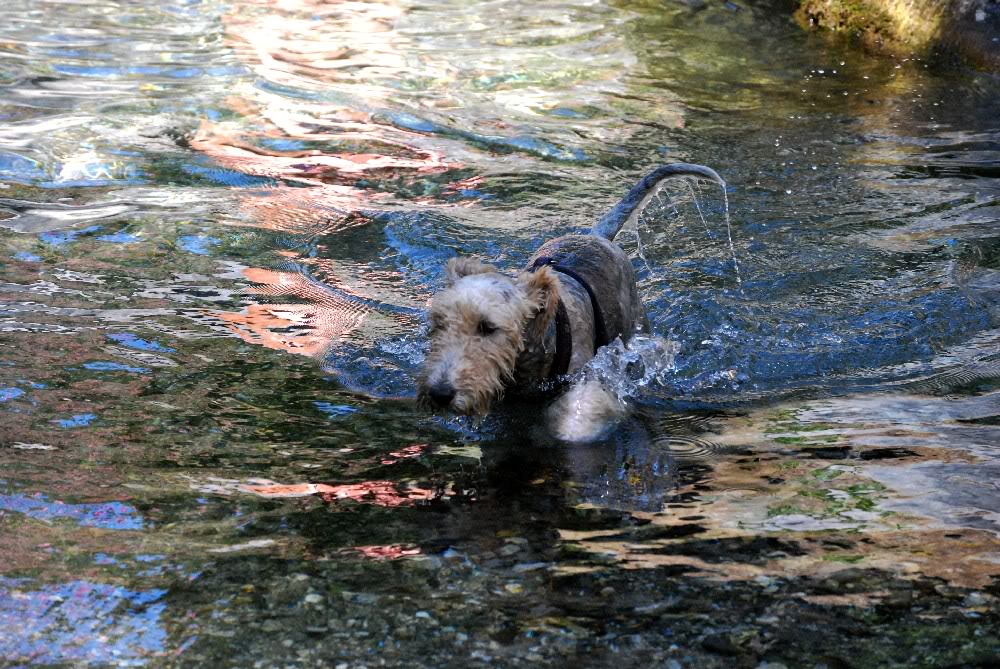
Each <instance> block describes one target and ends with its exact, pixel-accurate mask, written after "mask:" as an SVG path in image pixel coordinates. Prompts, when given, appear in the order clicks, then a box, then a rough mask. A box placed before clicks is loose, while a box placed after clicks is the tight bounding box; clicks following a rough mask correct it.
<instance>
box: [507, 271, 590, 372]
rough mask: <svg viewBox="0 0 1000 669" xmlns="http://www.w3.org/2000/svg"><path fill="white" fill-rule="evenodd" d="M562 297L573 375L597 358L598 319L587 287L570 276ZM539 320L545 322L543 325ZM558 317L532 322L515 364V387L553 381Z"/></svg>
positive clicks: (551, 315)
mask: <svg viewBox="0 0 1000 669" xmlns="http://www.w3.org/2000/svg"><path fill="white" fill-rule="evenodd" d="M559 281H560V287H559V290H558V294H557V295H555V296H553V297H554V298H556V299H558V300H560V301H561V302H562V304H563V306H564V307H565V310H566V317H567V321H568V326H569V329H570V336H571V341H572V357H571V358H570V361H569V368H568V370H567V372H573V371H575V370H576V369H577V368H579V367H580V366H581V365H582V364H583V363H584V362H586V361H587V360H589V359H590V358H592V357H593V355H594V350H593V340H594V316H593V308H592V307H591V304H590V296H589V295H588V293H587V291H586V289H585V288H583V286H581V285H580V284H579V283H578V282H577V281H576V280H574V279H573V278H571V277H568V276H560V277H559ZM538 319H545V320H544V322H539V321H538ZM558 339H559V337H558V332H557V324H556V315H555V313H554V312H550V313H545V312H542V313H540V314H539V315H538V316H535V318H534V319H532V320H530V321H528V323H527V324H526V326H525V331H524V346H523V348H522V349H521V353H520V354H519V355H518V357H517V361H516V362H515V363H514V386H515V387H525V386H526V385H537V384H540V383H542V382H544V381H547V380H549V379H550V378H551V377H552V376H553V374H552V372H553V367H554V365H555V363H556V351H557V348H558V346H557V342H558Z"/></svg>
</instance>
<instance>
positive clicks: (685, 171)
mask: <svg viewBox="0 0 1000 669" xmlns="http://www.w3.org/2000/svg"><path fill="white" fill-rule="evenodd" d="M672 177H700V178H702V179H708V180H709V181H714V182H715V183H717V184H719V185H720V186H722V187H723V188H725V187H726V182H725V181H723V180H722V177H720V176H719V175H718V174H716V172H715V170H713V169H712V168H711V167H705V166H704V165H695V164H693V163H673V164H671V165H661V166H660V167H657V168H656V169H655V170H653V171H652V172H650V173H649V174H647V175H646V176H645V177H643V178H642V181H640V182H639V183H637V184H636V185H635V186H634V187H633V188H632V190H630V191H629V192H628V194H627V195H626V196H625V197H623V198H622V199H621V201H620V202H619V203H618V204H616V205H615V206H614V207H612V209H611V211H609V212H608V213H606V214H605V215H604V218H602V219H601V220H599V221H598V222H597V224H596V225H595V226H594V227H593V229H592V230H591V231H590V232H591V234H595V235H599V236H601V237H604V238H605V239H614V238H615V235H617V234H618V233H619V231H621V229H622V228H623V227H625V224H626V223H628V222H629V221H632V220H634V219H636V218H638V217H639V214H641V213H642V210H643V209H644V208H645V207H646V204H647V203H648V202H649V201H650V200H651V199H653V198H654V197H656V193H657V192H659V190H660V188H662V187H663V182H665V181H666V180H667V179H670V178H672Z"/></svg>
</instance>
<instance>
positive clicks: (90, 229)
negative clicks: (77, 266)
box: [38, 225, 101, 246]
mask: <svg viewBox="0 0 1000 669" xmlns="http://www.w3.org/2000/svg"><path fill="white" fill-rule="evenodd" d="M100 229H101V226H99V225H89V226H87V227H86V228H80V229H78V230H59V231H56V232H43V233H42V234H40V235H38V238H39V239H40V240H42V241H43V242H45V243H46V244H50V245H52V246H63V245H65V244H69V243H72V242H75V241H76V238H77V237H79V236H81V235H87V234H91V233H94V232H97V231H98V230H100Z"/></svg>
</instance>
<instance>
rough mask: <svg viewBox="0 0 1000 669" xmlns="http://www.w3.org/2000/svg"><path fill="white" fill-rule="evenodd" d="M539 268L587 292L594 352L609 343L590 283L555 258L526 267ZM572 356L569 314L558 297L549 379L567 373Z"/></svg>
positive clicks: (532, 269)
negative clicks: (592, 313) (550, 271)
mask: <svg viewBox="0 0 1000 669" xmlns="http://www.w3.org/2000/svg"><path fill="white" fill-rule="evenodd" d="M539 267H551V268H552V269H553V270H555V271H556V272H559V273H560V274H565V275H566V276H568V277H570V278H571V279H574V280H576V282H577V283H579V284H580V285H581V286H583V289H584V290H586V291H587V295H589V296H590V307H591V308H592V309H593V310H594V351H597V349H598V348H600V347H601V346H604V345H605V344H607V343H608V342H609V341H611V340H610V339H609V338H608V330H607V327H606V326H605V324H604V314H602V313H601V308H600V305H598V303H597V295H595V294H594V289H593V288H591V287H590V283H588V282H587V280H586V279H584V278H583V277H582V276H580V275H579V274H578V273H577V272H576V271H574V270H572V269H570V268H569V267H565V266H563V265H560V264H559V263H558V262H556V259H555V258H552V257H549V256H541V257H540V258H536V259H535V262H533V263H531V266H530V267H528V271H529V272H534V271H536V270H537V269H538V268H539ZM572 355H573V333H572V331H571V329H570V325H569V313H567V311H566V305H565V304H563V301H562V298H561V297H560V298H559V304H558V305H557V306H556V355H555V358H554V359H553V360H552V369H551V370H549V378H550V379H552V378H556V377H558V376H562V375H563V374H565V373H566V372H567V371H569V359H570V358H571V357H572Z"/></svg>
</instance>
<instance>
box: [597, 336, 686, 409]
mask: <svg viewBox="0 0 1000 669" xmlns="http://www.w3.org/2000/svg"><path fill="white" fill-rule="evenodd" d="M679 350H680V347H679V346H678V344H677V343H676V342H674V341H670V340H668V339H663V338H661V337H655V336H650V335H636V336H634V337H632V339H631V340H629V342H628V344H625V343H623V342H622V340H621V339H616V340H615V341H613V342H611V343H610V344H608V345H607V346H604V347H602V348H601V349H600V350H599V351H598V352H597V355H595V356H594V358H593V359H591V361H590V362H588V363H587V364H586V365H585V366H584V367H583V369H582V370H580V372H578V375H579V377H580V379H581V380H584V381H589V380H595V379H596V380H599V381H601V382H602V385H604V387H605V388H607V389H608V390H610V391H611V393H612V394H613V395H614V397H615V399H616V400H617V401H618V402H619V403H620V404H621V405H622V406H625V405H626V404H627V402H628V401H629V400H634V399H636V398H637V397H639V396H640V395H641V394H642V393H644V392H645V391H646V390H647V389H649V388H651V387H657V386H666V385H667V384H668V383H669V380H670V376H671V374H672V373H673V371H674V370H675V369H676V367H675V366H674V360H675V359H676V357H677V353H678V352H679Z"/></svg>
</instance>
